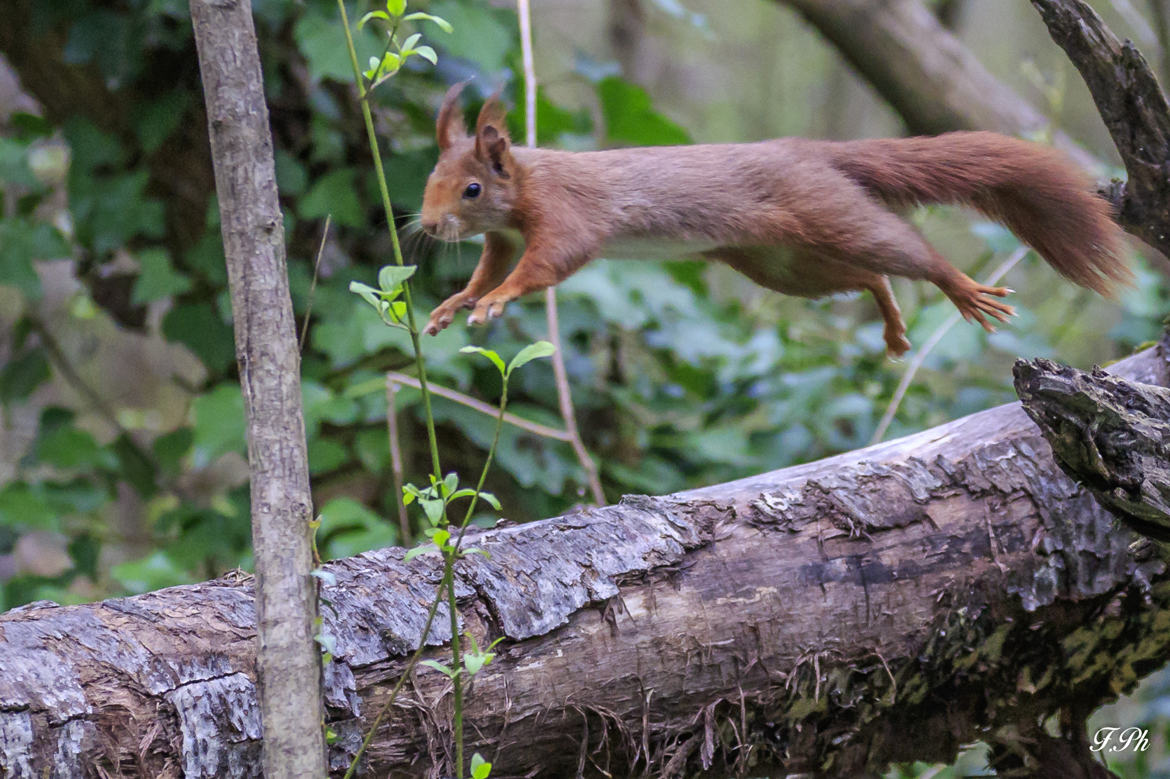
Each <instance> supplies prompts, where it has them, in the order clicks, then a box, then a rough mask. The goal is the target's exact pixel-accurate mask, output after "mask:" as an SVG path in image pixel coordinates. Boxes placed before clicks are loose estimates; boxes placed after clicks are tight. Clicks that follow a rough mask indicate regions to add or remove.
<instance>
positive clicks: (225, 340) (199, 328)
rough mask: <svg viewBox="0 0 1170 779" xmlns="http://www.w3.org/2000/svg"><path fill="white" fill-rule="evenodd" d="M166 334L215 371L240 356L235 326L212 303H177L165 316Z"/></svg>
mask: <svg viewBox="0 0 1170 779" xmlns="http://www.w3.org/2000/svg"><path fill="white" fill-rule="evenodd" d="M162 333H163V335H164V336H165V337H166V339H167V340H168V341H171V342H172V343H181V344H183V345H184V346H186V347H187V348H188V349H190V350H191V351H192V352H194V354H195V356H196V357H198V358H199V359H200V360H201V361H202V362H203V364H204V365H206V366H207V367H208V368H209V369H211V370H212V371H220V370H223V369H225V368H227V367H228V366H229V365H231V363H232V362H234V361H235V359H236V342H235V336H234V335H233V334H232V328H231V326H230V325H228V324H227V323H226V322H224V321H223V319H222V318H221V317H220V316H219V314H218V313H216V311H215V308H214V304H213V303H211V302H207V303H187V304H184V305H181V306H175V307H174V308H172V309H171V310H170V311H168V312H167V315H166V316H165V317H163V322H162Z"/></svg>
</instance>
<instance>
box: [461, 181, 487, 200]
mask: <svg viewBox="0 0 1170 779" xmlns="http://www.w3.org/2000/svg"><path fill="white" fill-rule="evenodd" d="M482 189H483V187H481V186H480V185H479V184H478V183H476V182H474V181H473V182H471V183H470V184H468V185H467V189H465V190H463V197H465V198H467V199H468V200H470V199H472V198H477V197H479V193H480V191H481V190H482Z"/></svg>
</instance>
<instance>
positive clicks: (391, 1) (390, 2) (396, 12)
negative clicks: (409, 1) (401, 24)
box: [386, 0, 406, 16]
mask: <svg viewBox="0 0 1170 779" xmlns="http://www.w3.org/2000/svg"><path fill="white" fill-rule="evenodd" d="M386 10H387V12H389V14H390V15H391V16H402V14H404V13H406V0H386Z"/></svg>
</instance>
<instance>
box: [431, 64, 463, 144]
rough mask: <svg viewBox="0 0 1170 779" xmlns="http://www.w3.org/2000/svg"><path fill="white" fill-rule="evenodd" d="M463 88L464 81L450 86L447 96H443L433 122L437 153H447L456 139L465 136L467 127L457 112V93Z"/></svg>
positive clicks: (460, 114)
mask: <svg viewBox="0 0 1170 779" xmlns="http://www.w3.org/2000/svg"><path fill="white" fill-rule="evenodd" d="M465 86H467V82H466V81H460V82H459V83H457V84H452V85H451V88H450V89H448V90H447V94H446V95H444V96H443V105H442V107H441V108H440V109H439V118H438V120H437V121H436V122H435V138H436V139H437V140H438V142H439V151H447V149H449V148H451V144H453V143H454V142H455V141H456V140H457V139H459V138H463V137H466V136H467V127H466V126H465V125H464V124H463V114H462V112H461V111H460V110H459V93H460V92H462V91H463V87H465Z"/></svg>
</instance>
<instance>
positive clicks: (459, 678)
mask: <svg viewBox="0 0 1170 779" xmlns="http://www.w3.org/2000/svg"><path fill="white" fill-rule="evenodd" d="M507 408H508V380H507V379H506V378H505V379H504V387H503V390H502V392H501V394H500V410H499V413H498V414H497V415H496V429H495V433H494V434H493V436H492V445H491V448H490V449H488V453H487V458H486V459H485V460H484V463H483V468H482V469H481V470H480V472H479V482H477V483H476V485H475V494H474V495H472V496H471V500H470V501H468V503H467V512H466V513H465V514H464V515H463V522H461V523H460V525H459V535H458V536H457V537H456V538H455V543H454V544H452V545H451V550H450V551H449V552H448V553H447V560H448V564H449V570H451V571H452V572H454V567H455V561H457V560H458V559H459V550H460V546H461V544H462V543H463V536H464V535H466V533H467V527H468V525H470V524H471V517H472V515H473V513H474V512H475V504H476V503H477V502H478V501H479V493H480V492H481V491H482V490H483V485H484V482H485V481H486V480H487V475H488V471H489V470H490V469H491V467H492V459H493V456H494V455H495V453H496V446H498V445H499V443H500V431H501V430H503V428H504V412H505V410H506V409H507ZM447 610H448V611H449V612H450V614H451V654H452V655H454V666H453V667H454V669H455V676H454V678H453V679H452V683H453V685H454V709H455V715H454V718H453V719H454V723H453V724H454V730H455V769H456V773H455V776H456V777H458V779H463V644H462V636H460V635H459V612H458V611H457V608H456V604H455V578H454V576H452V577H451V580H450V582H448V585H447Z"/></svg>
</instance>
